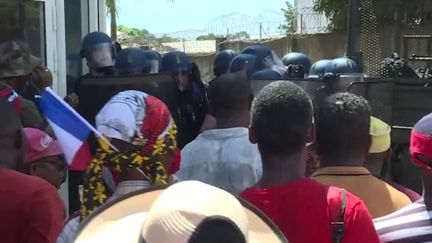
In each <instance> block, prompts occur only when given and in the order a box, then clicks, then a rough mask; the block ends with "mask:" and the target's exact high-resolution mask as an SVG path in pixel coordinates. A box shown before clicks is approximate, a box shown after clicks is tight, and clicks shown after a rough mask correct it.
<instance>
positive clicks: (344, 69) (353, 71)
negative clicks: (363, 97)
mask: <svg viewBox="0 0 432 243" xmlns="http://www.w3.org/2000/svg"><path fill="white" fill-rule="evenodd" d="M363 78H364V75H363V73H361V72H360V69H359V67H358V66H357V64H356V63H355V62H354V61H353V60H351V59H349V58H347V57H339V58H335V59H333V60H331V61H330V62H329V63H328V64H327V66H326V69H325V75H324V80H325V81H326V83H327V84H328V86H329V87H330V88H331V92H346V91H349V87H350V85H351V84H352V83H353V82H362V81H363Z"/></svg>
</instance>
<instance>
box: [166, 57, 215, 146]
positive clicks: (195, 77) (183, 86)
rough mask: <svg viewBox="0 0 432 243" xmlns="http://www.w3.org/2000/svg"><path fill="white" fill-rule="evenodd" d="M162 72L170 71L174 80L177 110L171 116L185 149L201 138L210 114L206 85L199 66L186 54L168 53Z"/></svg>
mask: <svg viewBox="0 0 432 243" xmlns="http://www.w3.org/2000/svg"><path fill="white" fill-rule="evenodd" d="M161 72H170V73H171V74H172V75H173V78H174V82H175V86H176V95H177V97H176V98H177V109H176V111H172V115H173V117H174V120H175V121H176V124H177V127H178V139H177V140H178V144H179V147H180V148H183V147H184V146H185V145H186V144H188V143H189V142H191V141H192V140H194V139H195V138H196V137H197V136H198V134H199V131H200V128H201V126H202V124H203V121H204V118H205V116H206V114H207V105H206V90H205V86H204V84H203V83H202V81H201V79H200V74H199V70H198V67H197V66H196V65H194V64H193V63H192V62H191V60H190V58H189V57H188V56H187V55H186V54H185V53H184V52H180V51H173V52H169V53H167V54H165V55H164V56H163V57H162V60H161Z"/></svg>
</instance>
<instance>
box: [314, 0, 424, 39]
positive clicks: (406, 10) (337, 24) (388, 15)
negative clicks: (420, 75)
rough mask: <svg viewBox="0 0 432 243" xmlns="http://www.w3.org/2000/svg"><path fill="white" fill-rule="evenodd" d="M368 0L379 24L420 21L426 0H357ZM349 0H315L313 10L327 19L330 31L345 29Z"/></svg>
mask: <svg viewBox="0 0 432 243" xmlns="http://www.w3.org/2000/svg"><path fill="white" fill-rule="evenodd" d="M363 1H370V2H371V3H372V6H373V11H374V12H375V14H376V17H377V22H378V24H379V25H381V26H382V25H388V24H409V25H418V24H421V22H422V16H423V12H422V9H423V6H424V4H425V3H426V1H427V0H359V2H360V4H361V3H362V2H363ZM348 3H349V0H315V5H314V10H315V11H317V12H319V13H323V14H324V15H325V16H326V17H327V18H328V19H329V22H330V23H329V26H328V28H329V29H330V30H332V31H337V30H346V26H347V16H348Z"/></svg>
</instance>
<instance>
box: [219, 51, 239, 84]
mask: <svg viewBox="0 0 432 243" xmlns="http://www.w3.org/2000/svg"><path fill="white" fill-rule="evenodd" d="M237 55H238V53H237V52H235V51H233V50H230V49H228V50H223V51H221V52H219V53H217V54H216V56H215V59H214V61H213V74H214V75H215V76H216V77H218V76H220V75H222V74H224V73H227V72H228V71H229V69H230V64H231V61H232V60H233V59H234V57H236V56H237Z"/></svg>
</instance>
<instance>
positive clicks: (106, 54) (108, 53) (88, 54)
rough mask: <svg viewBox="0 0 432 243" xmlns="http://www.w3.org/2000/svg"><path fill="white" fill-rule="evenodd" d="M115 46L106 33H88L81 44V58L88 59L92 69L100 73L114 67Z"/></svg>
mask: <svg viewBox="0 0 432 243" xmlns="http://www.w3.org/2000/svg"><path fill="white" fill-rule="evenodd" d="M115 53H116V51H115V46H114V44H113V42H112V40H111V38H110V37H109V36H108V35H107V34H105V33H104V32H91V33H88V34H87V35H86V36H85V37H84V38H83V40H82V43H81V58H86V59H87V65H88V66H89V68H90V69H92V70H94V71H96V72H99V71H101V70H103V69H106V68H110V67H113V66H114V59H115Z"/></svg>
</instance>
